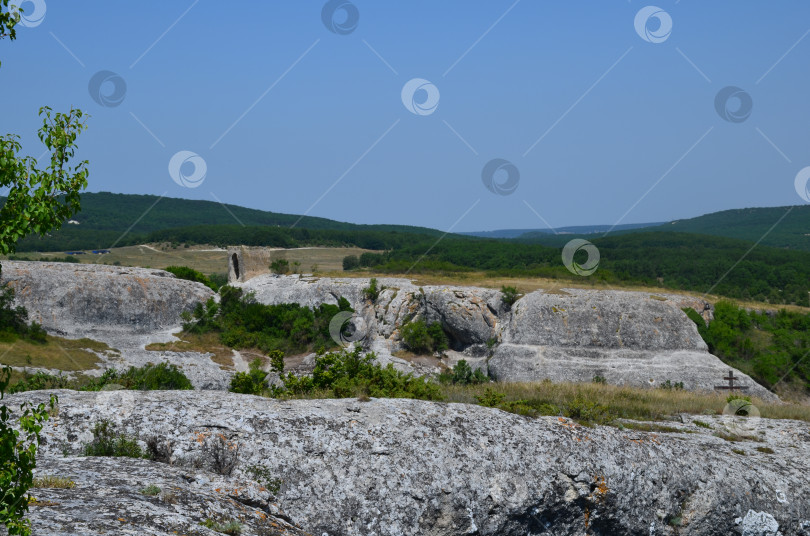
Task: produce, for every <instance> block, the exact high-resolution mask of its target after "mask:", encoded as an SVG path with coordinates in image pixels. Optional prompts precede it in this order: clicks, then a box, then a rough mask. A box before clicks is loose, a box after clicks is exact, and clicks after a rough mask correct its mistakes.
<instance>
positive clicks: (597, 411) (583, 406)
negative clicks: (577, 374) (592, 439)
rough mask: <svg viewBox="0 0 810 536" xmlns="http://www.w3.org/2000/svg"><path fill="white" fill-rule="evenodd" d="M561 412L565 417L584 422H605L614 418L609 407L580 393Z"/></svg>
mask: <svg viewBox="0 0 810 536" xmlns="http://www.w3.org/2000/svg"><path fill="white" fill-rule="evenodd" d="M563 412H564V413H565V416H566V417H569V418H571V419H574V420H575V421H579V422H584V423H594V424H607V423H609V422H610V421H612V420H613V419H614V418H615V416H614V415H613V414H612V413H611V411H610V408H608V407H607V406H605V405H603V404H600V403H599V402H596V401H594V400H587V399H586V398H584V397H583V396H581V395H577V397H576V398H575V399H574V400H573V401H571V402H569V403H568V404H567V406H566V408H565V409H564V411H563Z"/></svg>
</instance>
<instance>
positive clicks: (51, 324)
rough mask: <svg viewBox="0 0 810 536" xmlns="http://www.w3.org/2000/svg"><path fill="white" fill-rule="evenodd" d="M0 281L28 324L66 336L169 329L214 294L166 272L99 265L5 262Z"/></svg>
mask: <svg viewBox="0 0 810 536" xmlns="http://www.w3.org/2000/svg"><path fill="white" fill-rule="evenodd" d="M2 281H3V282H4V283H9V284H10V285H11V286H12V287H14V290H15V293H16V298H17V301H18V303H20V304H21V305H23V306H24V307H25V308H26V309H28V313H29V317H30V320H32V321H36V322H39V323H40V324H42V326H43V327H44V328H45V329H47V330H48V331H50V332H56V333H59V334H65V335H69V336H75V335H80V336H89V335H88V333H92V332H94V331H105V330H106V331H125V332H130V333H150V332H154V331H157V330H162V329H167V328H170V327H174V326H177V325H179V323H180V313H182V312H183V311H189V310H191V309H192V308H193V307H194V305H195V304H196V303H197V302H200V301H203V302H204V301H205V300H207V299H208V298H209V297H210V296H212V295H213V292H212V291H211V289H209V288H207V287H206V286H205V285H202V284H200V283H194V282H191V281H185V280H182V279H177V278H175V277H174V275H172V274H170V273H169V272H166V271H164V270H151V269H147V268H129V267H123V266H121V267H119V266H104V265H99V264H72V263H64V262H18V261H3V263H2Z"/></svg>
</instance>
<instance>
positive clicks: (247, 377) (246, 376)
mask: <svg viewBox="0 0 810 536" xmlns="http://www.w3.org/2000/svg"><path fill="white" fill-rule="evenodd" d="M261 367H262V360H261V359H254V360H253V361H252V362H251V363H250V370H249V371H248V372H237V373H236V374H234V375H233V378H231V385H230V387H229V388H228V390H229V391H230V392H232V393H240V394H243V395H260V394H262V393H264V392H265V391H266V390H267V389H268V388H269V385H268V384H267V373H266V372H264V371H263V370H262V368H261Z"/></svg>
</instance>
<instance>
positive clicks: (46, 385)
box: [8, 371, 72, 394]
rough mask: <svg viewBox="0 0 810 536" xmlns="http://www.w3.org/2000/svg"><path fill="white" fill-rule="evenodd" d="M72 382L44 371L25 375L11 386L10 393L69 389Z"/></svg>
mask: <svg viewBox="0 0 810 536" xmlns="http://www.w3.org/2000/svg"><path fill="white" fill-rule="evenodd" d="M71 385H72V384H71V382H70V381H69V380H68V379H67V378H65V377H64V376H61V375H60V376H54V375H52V374H47V373H45V372H42V371H38V372H36V373H35V374H31V375H27V374H26V375H25V376H24V377H23V378H22V379H20V380H18V381H17V383H15V384H13V385H11V386H9V388H8V393H9V394H14V393H22V392H24V391H41V390H44V389H68V388H70V386H71Z"/></svg>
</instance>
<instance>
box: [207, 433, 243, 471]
mask: <svg viewBox="0 0 810 536" xmlns="http://www.w3.org/2000/svg"><path fill="white" fill-rule="evenodd" d="M201 461H202V464H203V465H207V466H208V467H210V468H211V470H212V471H214V472H215V473H218V474H220V475H223V476H230V475H231V474H232V473H233V470H234V468H236V464H237V462H239V443H237V442H235V441H229V440H228V439H226V438H225V436H224V435H222V434H216V435H214V436H212V437H209V438H207V439H206V440H205V443H203V458H202V460H201Z"/></svg>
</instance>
